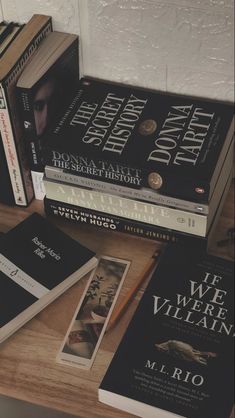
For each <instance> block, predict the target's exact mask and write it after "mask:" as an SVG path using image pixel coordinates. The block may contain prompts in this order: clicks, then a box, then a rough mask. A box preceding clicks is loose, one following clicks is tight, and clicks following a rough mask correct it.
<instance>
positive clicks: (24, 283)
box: [0, 213, 96, 341]
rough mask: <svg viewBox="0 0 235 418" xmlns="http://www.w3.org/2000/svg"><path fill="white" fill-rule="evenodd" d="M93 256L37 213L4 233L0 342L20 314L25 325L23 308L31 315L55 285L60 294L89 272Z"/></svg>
mask: <svg viewBox="0 0 235 418" xmlns="http://www.w3.org/2000/svg"><path fill="white" fill-rule="evenodd" d="M94 255H95V254H94V253H93V252H92V251H90V250H89V249H88V248H86V247H84V246H83V245H81V244H80V243H79V242H77V241H75V240H74V239H72V238H71V237H70V236H68V235H67V234H65V233H64V232H63V231H61V230H60V229H58V228H57V227H56V226H54V225H53V224H52V223H51V222H49V221H48V220H47V219H45V218H43V217H42V216H41V215H39V214H37V213H34V214H32V215H30V216H29V217H28V218H26V219H25V220H24V221H23V222H21V223H19V224H18V225H17V226H16V227H15V228H13V229H12V230H10V231H9V232H8V233H6V234H4V235H3V236H2V237H1V241H0V306H1V316H0V341H1V340H2V339H4V338H5V337H6V336H8V333H9V332H13V331H14V330H15V327H16V328H18V327H19V326H18V325H19V322H21V318H20V314H24V321H23V322H26V317H25V311H26V309H28V308H30V307H31V308H32V309H33V310H32V311H31V312H33V313H34V314H35V313H36V312H38V310H39V307H40V309H42V307H43V306H44V303H45V304H48V303H49V302H50V301H51V299H52V300H53V299H54V298H55V294H53V291H56V288H57V287H58V286H60V294H61V293H62V291H63V290H66V289H67V288H68V287H69V286H71V285H72V284H74V283H75V281H77V280H78V279H79V278H80V277H81V276H82V275H83V274H85V273H87V272H88V271H89V270H91V269H92V268H93V267H94V266H95V264H94V263H95V262H96V259H95V258H94ZM89 262H90V264H89ZM84 269H85V270H86V271H85V273H83V272H84ZM82 273H83V274H82ZM63 284H64V288H63ZM56 292H57V291H56ZM50 294H51V296H50ZM52 294H53V296H52ZM58 295H59V294H58V293H56V296H58ZM44 300H45V302H44ZM34 305H35V308H34ZM34 309H35V311H34ZM31 312H29V313H28V315H27V316H28V319H30V317H32V315H31ZM11 321H13V324H12V327H11V328H9V327H10V326H11ZM14 321H17V322H14ZM4 327H5V328H4Z"/></svg>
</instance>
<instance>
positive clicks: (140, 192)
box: [45, 165, 209, 215]
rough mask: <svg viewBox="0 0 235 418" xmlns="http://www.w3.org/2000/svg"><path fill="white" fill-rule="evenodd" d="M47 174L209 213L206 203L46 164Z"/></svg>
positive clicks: (108, 191)
mask: <svg viewBox="0 0 235 418" xmlns="http://www.w3.org/2000/svg"><path fill="white" fill-rule="evenodd" d="M45 175H46V177H47V178H48V179H51V180H56V181H62V182H64V183H69V184H71V185H72V184H74V185H77V186H82V187H87V188H92V189H94V190H96V191H100V192H104V193H111V194H118V195H121V196H126V197H129V198H131V199H137V200H144V201H146V202H149V203H155V204H159V205H164V206H170V207H173V208H177V209H181V210H186V211H190V212H195V213H203V214H204V215H207V214H208V213H209V206H208V205H206V204H199V203H195V202H190V201H187V200H182V199H177V198H174V197H171V196H164V195H161V194H159V193H157V192H154V191H152V190H150V189H146V188H143V189H131V188H130V187H125V186H121V185H118V184H114V183H107V182H103V181H100V180H96V179H91V178H88V177H82V176H79V175H76V174H70V173H67V172H66V171H64V170H63V169H60V168H56V167H51V166H48V165H47V166H46V167H45Z"/></svg>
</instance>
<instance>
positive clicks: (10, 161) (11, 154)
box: [0, 84, 30, 206]
mask: <svg viewBox="0 0 235 418" xmlns="http://www.w3.org/2000/svg"><path fill="white" fill-rule="evenodd" d="M0 102H1V108H0V130H1V135H2V141H3V147H4V151H5V155H6V161H7V165H8V169H9V175H10V179H11V185H12V190H13V194H14V198H15V203H16V204H17V205H19V206H27V203H28V200H27V195H26V191H25V187H24V181H23V176H22V172H21V166H20V161H19V158H18V153H17V149H16V144H15V141H14V136H13V130H12V125H11V120H10V114H9V109H8V107H7V103H6V96H5V92H4V88H3V85H2V84H1V85H0ZM29 195H30V193H29Z"/></svg>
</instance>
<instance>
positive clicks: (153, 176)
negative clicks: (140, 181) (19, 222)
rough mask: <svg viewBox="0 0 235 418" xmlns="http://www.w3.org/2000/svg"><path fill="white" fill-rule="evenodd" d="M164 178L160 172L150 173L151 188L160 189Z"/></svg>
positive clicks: (149, 182)
mask: <svg viewBox="0 0 235 418" xmlns="http://www.w3.org/2000/svg"><path fill="white" fill-rule="evenodd" d="M162 183H163V181H162V178H161V176H160V174H158V173H150V174H149V176H148V184H149V186H150V187H151V189H154V190H159V189H160V188H161V187H162Z"/></svg>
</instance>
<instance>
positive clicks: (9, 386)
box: [0, 184, 234, 418]
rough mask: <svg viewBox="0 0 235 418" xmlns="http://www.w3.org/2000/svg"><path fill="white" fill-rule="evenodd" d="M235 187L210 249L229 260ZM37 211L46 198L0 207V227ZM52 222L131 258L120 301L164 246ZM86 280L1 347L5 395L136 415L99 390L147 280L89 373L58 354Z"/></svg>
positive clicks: (83, 410)
mask: <svg viewBox="0 0 235 418" xmlns="http://www.w3.org/2000/svg"><path fill="white" fill-rule="evenodd" d="M233 190H234V184H233V185H232V186H231V188H230V192H229V195H228V197H227V200H226V203H225V206H224V209H223V212H222V214H221V217H220V221H219V223H218V226H217V229H216V234H215V240H214V241H213V243H212V245H211V247H210V249H209V252H210V253H211V254H214V255H220V256H222V257H224V258H229V253H228V250H227V247H218V246H217V242H218V241H219V240H221V239H224V238H226V231H227V229H228V228H229V227H233V226H234V224H233V216H234V212H233V201H234V193H233ZM33 211H37V212H39V213H41V214H43V205H42V202H39V201H33V202H32V204H31V205H30V206H29V207H28V208H26V209H22V208H15V207H14V208H13V207H7V206H4V205H0V231H4V232H6V231H8V230H9V229H10V228H11V227H13V226H15V225H16V224H17V223H19V222H20V221H22V220H23V219H24V218H25V217H27V216H28V214H29V213H31V212H33ZM53 222H54V223H55V224H57V225H58V226H59V227H60V228H61V229H63V230H64V231H65V232H67V233H69V234H70V235H71V236H73V237H74V238H77V239H78V240H79V241H80V242H81V243H83V244H85V245H87V246H88V247H90V248H91V249H92V250H94V251H95V252H97V253H100V254H106V255H111V256H115V257H119V258H123V259H128V260H131V267H130V270H129V273H128V276H127V279H126V281H125V284H124V286H123V288H122V290H121V293H120V295H119V298H120V299H121V298H122V297H123V296H124V294H125V293H126V292H127V291H128V289H129V288H130V287H131V286H132V285H133V283H134V281H135V278H136V276H137V274H138V273H139V272H140V271H141V270H142V269H143V267H144V265H145V264H146V263H147V262H148V260H149V257H151V255H152V254H153V253H154V251H155V250H156V247H161V245H162V244H160V243H157V242H154V241H148V240H145V239H141V238H136V237H131V236H128V235H124V234H120V233H115V232H110V231H109V232H107V231H103V230H100V229H95V228H93V227H87V226H84V225H80V226H79V225H74V224H72V223H69V222H66V221H62V220H56V219H54V220H53ZM86 281H87V277H86V278H83V279H81V281H79V282H78V283H77V284H76V285H75V286H73V287H72V288H71V289H70V290H68V291H67V292H66V293H64V294H63V295H62V296H61V297H60V298H59V299H57V300H56V301H55V302H53V303H52V304H51V305H49V306H48V307H47V308H46V309H44V310H43V311H42V312H41V313H40V314H38V315H37V316H36V317H35V318H34V319H32V320H31V321H30V322H28V323H27V324H26V325H25V326H24V327H23V328H21V329H20V330H19V331H18V332H16V333H15V334H14V335H13V336H11V337H10V338H9V339H8V340H6V341H5V342H4V343H2V344H1V345H0V364H1V368H0V393H1V394H3V395H7V396H10V397H15V398H17V399H22V400H25V401H29V402H32V403H35V404H38V405H44V406H48V407H50V408H54V409H58V410H60V411H64V412H68V413H70V414H74V415H76V416H79V417H80V418H128V417H133V415H130V414H127V413H124V412H122V411H119V410H116V409H113V408H110V407H108V406H105V405H104V404H101V403H99V402H98V398H97V391H98V386H99V383H100V381H101V379H102V378H103V375H104V373H105V370H106V368H107V367H108V365H109V363H110V360H111V358H112V355H113V352H114V351H115V349H116V348H117V345H118V343H119V341H120V339H121V337H122V335H123V333H124V331H125V329H126V327H127V324H128V322H129V320H130V318H131V316H132V314H133V312H134V310H135V308H136V306H137V302H138V300H139V299H140V297H141V295H142V293H143V289H144V287H145V286H146V283H145V284H144V286H143V287H142V288H141V290H140V291H139V292H138V293H137V295H136V297H135V300H134V301H133V302H132V303H131V304H130V306H129V308H128V310H127V312H126V314H125V315H124V316H123V317H122V318H121V320H120V321H119V323H118V324H117V325H116V326H115V328H113V329H112V330H110V331H109V332H108V333H107V334H106V335H105V337H104V338H103V340H102V343H101V346H100V349H99V351H98V354H97V356H96V359H95V361H94V364H93V367H92V369H91V370H90V371H84V370H80V369H77V368H72V367H69V366H64V365H60V364H57V363H56V361H55V358H56V354H57V352H58V350H59V347H60V344H61V341H62V340H63V338H64V335H65V333H66V331H67V328H68V326H69V324H70V321H71V319H72V316H73V313H74V311H75V308H76V307H77V304H78V301H79V298H80V296H81V295H82V292H83V290H84V287H85V284H86ZM120 299H119V300H120ZM117 303H118V302H117ZM212 418H213V417H212Z"/></svg>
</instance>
